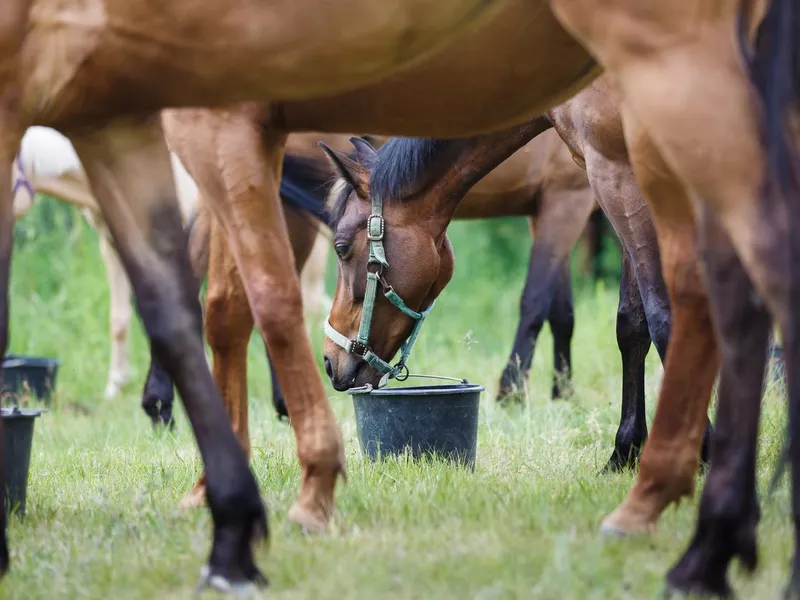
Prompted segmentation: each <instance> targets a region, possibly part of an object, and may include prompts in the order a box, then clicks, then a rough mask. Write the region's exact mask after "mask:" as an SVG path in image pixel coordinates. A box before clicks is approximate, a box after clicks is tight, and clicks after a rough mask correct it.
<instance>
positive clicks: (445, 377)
mask: <svg viewBox="0 0 800 600" xmlns="http://www.w3.org/2000/svg"><path fill="white" fill-rule="evenodd" d="M408 376H409V377H420V378H422V379H444V380H447V381H457V382H458V383H463V384H465V385H466V384H469V381H467V380H466V379H464V378H463V377H462V378H460V379H459V378H458V377H447V376H445V375H426V374H425V373H409V374H408Z"/></svg>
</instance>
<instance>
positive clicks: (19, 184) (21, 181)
mask: <svg viewBox="0 0 800 600" xmlns="http://www.w3.org/2000/svg"><path fill="white" fill-rule="evenodd" d="M14 162H15V163H16V165H17V168H18V169H19V172H20V173H21V175H20V177H18V178H17V180H16V181H15V182H14V187H13V189H12V190H11V197H12V198H13V197H14V196H16V195H17V192H18V191H19V188H25V189H26V190H27V191H28V193H29V194H30V195H31V199H33V198H35V197H36V190H34V189H33V186H32V185H31V182H30V181H28V179H27V177H25V171H24V169H23V168H22V159H20V156H19V154H17V160H15V161H14Z"/></svg>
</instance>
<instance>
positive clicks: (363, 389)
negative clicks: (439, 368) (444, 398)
mask: <svg viewBox="0 0 800 600" xmlns="http://www.w3.org/2000/svg"><path fill="white" fill-rule="evenodd" d="M409 377H419V378H420V379H442V380H446V381H456V382H458V383H462V384H464V385H469V381H467V380H466V379H464V378H463V377H462V378H458V377H447V376H445V375H426V374H424V373H409V374H408V375H406V378H405V379H403V381H405V380H406V379H408V378H409ZM384 385H386V384H385V383H384V384H383V385H381V384H378V387H377V388H375V387H373V386H372V384H371V383H367V384H365V385H362V386H361V387H357V388H352V389H349V390H347V391H348V393H350V394H353V393H359V394H361V393H366V394H369V393H370V392H371V391H372V390H374V389H380V388H382V387H383V386H384Z"/></svg>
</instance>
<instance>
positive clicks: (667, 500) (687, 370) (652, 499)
mask: <svg viewBox="0 0 800 600" xmlns="http://www.w3.org/2000/svg"><path fill="white" fill-rule="evenodd" d="M624 123H625V127H626V131H625V138H626V142H628V148H629V153H630V158H631V162H632V164H633V167H634V169H635V172H636V175H637V179H638V181H639V184H640V186H641V190H642V191H643V192H644V193H645V195H646V197H647V200H648V202H649V206H650V213H651V215H652V217H653V221H654V224H655V230H656V233H657V236H658V246H659V249H660V259H661V264H662V271H663V274H664V282H665V284H666V286H667V291H668V293H669V300H670V308H671V310H672V327H671V331H670V339H669V345H668V347H667V355H666V360H665V363H664V379H663V381H662V385H661V390H660V393H659V400H658V404H657V406H656V413H655V416H654V419H653V423H652V426H651V430H650V435H649V437H648V439H647V442H646V443H645V446H644V450H643V451H642V455H641V457H640V460H639V473H638V475H637V478H636V482H635V483H634V486H633V488H632V489H631V491H630V493H629V494H628V497H627V498H626V499H625V501H624V502H623V503H622V504H621V505H620V506H619V507H618V508H617V509H616V510H615V511H614V512H613V513H612V514H611V515H610V516H609V517H607V518H606V519H605V520H604V521H603V525H602V530H603V531H605V532H608V533H613V534H626V533H641V532H649V531H652V530H653V529H654V528H655V525H656V522H657V521H658V519H659V517H660V515H661V513H662V512H663V511H664V510H665V509H666V507H667V506H669V505H670V504H671V503H673V502H677V501H678V500H680V498H681V497H683V496H689V495H691V494H692V493H693V492H694V486H695V477H696V474H697V470H698V466H699V459H700V449H701V446H702V444H703V440H704V437H705V434H706V430H707V423H708V404H709V401H710V399H711V390H712V387H713V384H714V379H715V377H716V374H717V368H718V364H719V363H718V353H717V344H716V339H715V337H714V331H713V327H712V321H711V313H710V307H709V303H708V297H707V294H706V290H705V285H704V283H703V280H702V277H701V274H700V270H699V265H698V262H699V258H698V253H697V247H696V242H695V237H694V219H693V215H692V209H691V205H690V204H689V199H688V197H687V195H686V192H685V190H684V188H683V185H682V183H681V182H680V181H679V180H677V179H676V178H675V176H674V175H673V174H672V172H671V171H670V170H669V169H668V168H667V167H666V165H665V164H664V163H663V161H662V160H661V157H660V155H659V154H658V152H657V150H656V149H655V148H654V147H653V146H652V142H651V140H650V139H649V138H648V137H647V136H646V135H645V134H644V133H643V132H642V131H641V129H640V128H637V126H636V125H637V124H636V122H635V120H634V118H633V116H632V115H628V114H627V113H626V114H625V116H624Z"/></svg>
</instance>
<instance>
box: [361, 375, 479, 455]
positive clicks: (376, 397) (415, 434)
mask: <svg viewBox="0 0 800 600" xmlns="http://www.w3.org/2000/svg"><path fill="white" fill-rule="evenodd" d="M425 377H429V378H433V379H446V380H451V381H452V382H453V383H447V384H443V385H424V386H409V387H394V388H373V387H372V386H371V385H367V386H364V387H360V388H353V389H351V390H349V392H348V393H349V394H350V395H352V396H353V406H354V408H355V415H356V430H357V432H358V441H359V443H360V444H361V450H362V452H364V454H366V455H367V456H368V457H369V458H370V459H372V460H375V459H376V458H378V457H379V456H389V455H400V454H404V453H405V452H406V451H410V453H411V455H412V456H414V457H415V458H419V457H420V456H424V455H435V456H440V457H442V458H446V459H448V460H451V461H453V462H455V463H457V464H460V465H463V466H466V467H468V468H470V469H474V468H475V450H476V446H477V440H478V406H479V402H480V397H481V392H482V391H483V390H484V388H483V386H481V385H476V384H473V383H469V382H468V381H467V380H466V379H454V378H451V377H438V376H430V375H426V376H425Z"/></svg>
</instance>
